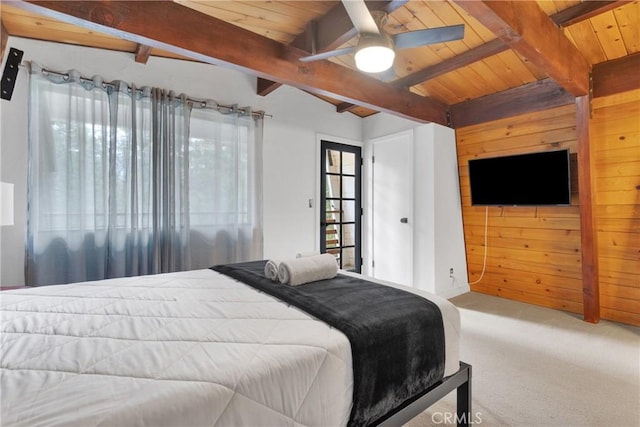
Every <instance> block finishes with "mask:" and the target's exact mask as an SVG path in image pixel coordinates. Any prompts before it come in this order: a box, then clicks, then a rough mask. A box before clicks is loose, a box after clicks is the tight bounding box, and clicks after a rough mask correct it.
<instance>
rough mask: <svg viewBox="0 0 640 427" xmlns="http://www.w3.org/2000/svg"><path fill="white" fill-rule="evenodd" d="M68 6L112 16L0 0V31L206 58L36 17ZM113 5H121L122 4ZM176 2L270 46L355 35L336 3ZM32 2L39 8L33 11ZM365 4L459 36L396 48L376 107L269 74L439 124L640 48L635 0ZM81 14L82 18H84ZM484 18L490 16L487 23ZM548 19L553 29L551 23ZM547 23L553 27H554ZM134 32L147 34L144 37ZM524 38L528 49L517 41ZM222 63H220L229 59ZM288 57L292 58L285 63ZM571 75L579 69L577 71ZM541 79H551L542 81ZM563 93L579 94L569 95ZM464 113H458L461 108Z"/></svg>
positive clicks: (567, 87)
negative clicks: (511, 18) (476, 104)
mask: <svg viewBox="0 0 640 427" xmlns="http://www.w3.org/2000/svg"><path fill="white" fill-rule="evenodd" d="M28 3H33V4H28ZM54 3H59V4H61V5H62V6H59V7H56V6H55V5H53V4H54ZM69 3H78V4H82V3H87V4H86V5H84V6H83V7H84V8H85V9H86V10H98V9H96V6H100V5H102V8H103V11H105V16H110V15H109V14H113V13H116V14H117V13H118V12H117V10H116V9H114V8H113V6H111V5H110V3H112V2H50V3H48V2H17V3H14V2H11V1H9V2H4V1H3V3H2V9H1V12H2V24H3V31H6V33H8V34H9V35H13V36H19V37H26V38H34V39H41V40H51V41H58V42H62V43H71V44H78V45H84V46H91V47H99V48H104V49H111V50H119V51H125V52H131V53H132V54H133V56H132V57H133V58H134V59H135V60H137V61H141V62H144V61H145V60H146V58H147V57H148V55H157V56H164V57H174V58H176V57H177V58H185V59H191V60H205V61H207V58H201V57H199V56H198V55H190V54H188V53H185V52H183V51H180V50H177V49H163V48H162V47H164V46H162V47H160V46H158V45H156V46H149V45H146V44H144V43H136V41H135V40H134V39H132V38H131V37H127V38H126V39H125V38H122V37H118V32H117V31H101V30H102V28H99V27H96V26H93V27H91V26H87V25H82V24H81V23H80V21H79V20H78V19H77V18H80V19H82V17H81V16H77V15H76V19H75V21H74V20H69V19H64V18H62V19H57V18H60V16H56V17H52V16H53V15H54V14H52V13H42V12H43V11H46V10H50V9H57V10H59V11H60V12H62V13H72V12H71V11H72V10H74V9H78V8H73V7H69V8H65V6H64V5H66V4H69ZM88 3H93V5H92V6H89V5H88ZM116 3H125V4H126V3H129V2H116ZM131 3H135V2H131ZM158 3H164V2H144V6H142V7H140V8H137V9H135V10H139V11H141V10H148V11H150V14H149V15H148V16H147V17H146V18H144V19H147V20H149V17H151V16H154V15H153V14H154V13H155V18H153V19H155V20H156V22H155V23H154V25H156V26H158V27H161V26H162V25H163V24H164V22H163V20H162V17H161V16H160V15H158V13H159V12H158V11H159V10H160V8H161V7H163V6H164V5H158ZM175 3H179V5H180V6H181V7H186V8H188V9H189V10H192V11H197V12H199V13H202V14H205V15H206V16H208V17H211V21H210V22H211V25H217V23H218V22H221V21H224V22H225V23H230V24H232V25H234V26H235V27H238V28H242V29H244V30H247V31H249V32H251V33H254V34H257V35H259V36H261V37H263V38H265V39H268V40H272V41H275V42H277V43H278V44H282V45H286V46H294V47H297V48H302V49H305V50H309V48H307V46H308V45H309V36H308V34H309V31H310V28H314V27H315V28H316V34H317V45H318V46H319V47H320V49H332V48H337V47H341V46H346V45H352V44H354V43H355V41H356V40H357V37H354V36H356V32H355V30H354V29H353V27H352V26H351V25H350V21H349V20H348V17H347V16H346V14H345V13H344V9H343V8H342V5H341V4H340V2H339V1H253V0H252V1H203V0H176V1H175ZM37 4H39V5H41V6H44V8H46V9H42V8H40V9H39V8H37V7H35V5H37ZM368 5H369V8H370V9H386V10H389V11H391V12H390V15H389V19H388V22H387V24H386V27H385V29H386V30H387V31H388V32H389V33H391V34H394V33H398V32H404V31H411V30H418V29H424V28H434V27H439V26H445V25H455V24H465V37H464V39H463V40H459V41H455V42H449V43H440V44H436V45H431V46H427V47H421V48H414V49H405V50H401V51H398V52H397V56H396V60H395V63H394V72H395V75H396V77H397V78H396V79H395V80H393V81H390V82H388V83H386V84H384V85H382V84H381V82H379V83H380V84H377V83H367V84H365V85H364V86H363V88H362V89H360V90H370V89H375V90H376V93H377V94H378V96H379V97H389V103H388V104H384V103H382V104H384V105H377V104H381V102H378V101H377V100H371V99H368V98H366V97H363V96H360V95H359V94H357V95H355V96H350V94H348V93H343V92H344V91H336V90H335V88H334V87H333V86H331V85H326V86H325V87H320V88H319V89H318V90H315V89H316V88H314V87H312V86H314V85H313V84H312V85H311V86H309V87H307V85H306V82H303V83H302V84H299V83H300V81H299V79H297V78H294V79H293V80H294V81H286V79H282V78H280V79H277V78H276V79H274V80H279V81H281V82H285V83H289V84H294V85H298V86H299V87H301V88H302V89H304V90H308V91H310V92H313V93H316V94H317V95H318V96H320V97H322V99H324V100H326V101H328V102H331V103H333V104H335V105H336V108H337V109H338V110H339V111H351V112H352V113H355V114H357V115H359V116H361V117H364V116H368V115H370V114H374V113H375V112H377V111H390V109H393V108H395V106H396V104H398V103H400V104H402V103H413V104H415V103H416V102H420V99H426V100H428V101H429V103H430V104H420V107H421V108H427V109H432V110H433V114H432V115H428V114H427V115H421V116H419V117H413V118H416V119H418V120H422V121H436V122H441V123H443V124H447V120H450V118H449V119H442V118H441V116H442V114H441V113H442V112H444V111H445V110H448V108H447V107H446V106H456V105H458V106H459V107H460V108H462V107H468V106H469V105H472V104H466V103H467V102H468V101H470V100H476V99H479V98H482V97H487V96H488V95H493V94H499V93H508V91H509V90H510V89H514V88H520V90H521V91H522V90H525V89H527V88H528V87H529V86H527V85H536V82H539V83H538V84H537V85H536V86H537V87H538V88H539V87H540V86H544V85H547V86H549V85H550V86H549V87H550V89H549V90H552V91H555V93H558V94H560V93H561V92H563V91H566V92H572V90H571V85H573V84H574V82H577V81H578V80H579V78H586V74H585V73H584V71H585V70H587V73H588V69H589V67H590V66H592V65H594V64H599V63H603V62H606V61H610V60H613V59H618V58H622V57H626V56H629V55H633V54H636V53H638V51H639V50H640V40H639V39H640V36H639V31H638V28H640V22H639V21H640V5H639V3H638V1H584V2H581V1H579V0H557V1H548V0H540V1H537V2H524V1H518V2H477V1H456V2H450V1H423V0H415V1H413V0H412V1H397V0H396V1H369V2H368ZM512 5H516V6H514V7H517V8H519V9H518V10H519V11H520V13H519V14H515V18H518V19H519V22H511V23H507V24H505V23H504V20H502V19H499V21H501V22H502V24H500V23H495V22H497V21H498V20H496V19H495V18H496V16H499V15H500V14H503V16H504V14H505V13H506V14H507V15H508V13H509V11H508V10H503V11H498V12H496V11H495V10H492V9H495V7H496V6H501V7H502V8H503V9H505V8H509V7H511V6H512ZM50 6H51V8H50ZM489 6H491V7H489ZM523 7H527V8H528V9H527V10H526V12H523V10H524V9H522V8H523ZM131 10H133V9H131ZM536 13H539V14H541V15H542V17H543V18H544V15H548V16H549V17H550V20H544V19H542V20H539V22H542V23H546V24H547V28H546V29H544V30H543V27H541V26H540V24H537V25H536V27H538V29H539V34H537V35H532V34H531V33H526V34H515V35H513V34H512V35H509V32H510V31H511V32H515V33H517V30H514V28H518V26H525V27H526V26H527V25H530V23H531V22H533V21H532V19H533V16H532V15H535V14H536ZM94 14H95V13H94ZM98 15H99V14H98ZM489 15H493V18H491V17H488V16H489ZM185 16H187V15H185ZM483 17H484V18H483ZM89 19H91V18H90V17H89ZM97 19H98V21H96V20H95V19H94V22H97V23H99V24H104V25H107V26H109V22H108V19H106V20H105V22H99V19H100V18H97ZM492 19H493V20H492ZM536 19H537V18H536ZM218 20H220V21H218ZM200 22H202V23H204V22H207V21H205V20H202V21H200ZM490 22H494V24H493V27H492V24H491V23H490ZM311 23H313V24H315V25H312V24H311ZM554 23H555V25H553V24H554ZM177 24H179V23H172V25H177ZM134 25H138V24H134ZM500 25H503V26H504V25H511V26H512V27H511V28H507V27H504V28H502V31H503V36H502V37H497V36H496V34H500V31H501V29H500V28H498V27H499V26H500ZM556 25H557V26H558V27H559V28H561V30H557V31H555V30H556V28H555V27H556ZM129 29H131V27H129ZM525 31H529V29H527V28H525ZM209 34H211V33H209ZM504 34H506V35H504ZM550 34H554V36H553V37H552V38H550V37H551V36H550ZM140 35H141V36H143V37H148V34H140ZM323 37H324V38H323ZM508 37H512V40H511V41H509V40H508ZM236 38H237V34H231V35H230V36H229V37H223V38H222V40H220V39H217V43H216V44H219V43H222V44H225V45H227V46H228V47H227V50H234V49H235V50H239V51H240V52H241V54H242V55H246V56H247V57H249V58H250V57H251V56H252V53H249V52H246V51H244V52H243V49H247V48H251V45H248V44H247V43H243V40H237V39H236ZM163 42H165V44H166V41H164V40H163ZM515 43H519V46H514V44H515ZM523 44H524V45H528V46H524V47H523ZM276 46H277V45H276ZM527 49H528V50H527ZM545 49H546V50H545ZM291 52H295V50H293V49H292V50H291ZM198 53H204V52H198ZM287 55H294V56H295V53H293V54H291V53H287ZM297 56H298V57H299V56H302V55H301V54H300V55H297ZM636 56H637V55H636ZM223 59H224V60H225V61H228V58H223ZM256 61H258V59H256ZM294 61H295V58H294V59H293V60H289V61H288V62H294ZM208 62H212V61H208ZM295 62H297V61H295ZM322 62H328V61H320V62H318V63H308V64H307V65H306V66H305V67H306V70H307V71H309V70H312V71H313V73H314V74H315V75H314V77H315V78H316V79H317V77H318V74H317V73H320V72H322V73H324V70H321V69H322V68H323V64H321V63H322ZM330 62H332V63H334V64H336V65H339V66H340V67H343V68H342V69H344V68H346V69H349V70H356V68H355V64H354V61H353V56H352V55H343V56H339V57H334V58H332V59H331V60H330ZM576 62H577V63H579V66H576ZM239 65H240V67H241V68H242V69H244V70H245V71H251V68H252V64H251V61H248V62H245V63H242V64H239ZM563 67H564V68H563ZM258 68H259V67H258ZM299 68H300V63H297V64H295V69H299ZM292 70H293V68H292ZM334 70H337V71H334ZM264 71H265V70H264V69H258V70H257V71H256V72H255V74H256V75H257V76H263V77H264V76H267V77H280V76H272V75H268V74H269V73H265V72H264ZM267 71H268V70H267ZM572 72H575V73H576V75H575V76H574V75H571V73H572ZM340 73H341V69H335V67H334V68H332V69H331V72H330V73H328V74H326V73H325V74H323V75H324V76H325V77H326V78H336V76H340V75H341V74H340ZM554 73H555V76H554ZM578 74H584V75H583V76H582V77H578ZM347 75H348V76H349V78H350V79H354V78H358V76H362V77H361V80H363V81H366V80H373V79H371V78H367V76H364V75H363V74H362V73H359V72H358V73H357V74H356V75H355V76H354V75H353V73H351V74H347ZM563 75H564V76H567V77H568V78H566V77H565V81H564V82H563V81H559V80H561V79H562V77H561V76H563ZM548 77H551V78H552V79H551V80H549V81H547V80H545V79H547V78H548ZM344 81H349V80H344ZM585 82H586V80H585V81H582V82H578V83H575V84H577V85H578V86H577V87H582V88H583V89H584V85H585ZM587 84H588V83H587ZM382 86H388V87H390V88H392V89H395V90H391V89H389V90H388V91H387V89H386V88H382ZM276 87H277V85H272V84H270V83H269V81H268V80H262V79H261V80H260V82H259V85H258V90H259V91H261V92H262V93H263V94H267V93H268V92H269V91H271V90H273V89H275V88H276ZM382 89H384V90H382ZM574 89H575V88H574ZM539 90H540V89H539ZM385 91H387V92H385ZM408 91H409V92H410V93H413V94H414V95H418V96H419V98H420V99H417V98H418V97H406V98H405V97H404V95H403V92H408ZM579 91H580V90H579V89H578V92H579ZM336 92H339V93H336ZM347 92H348V91H347ZM572 94H573V95H574V96H577V95H579V94H578V93H572ZM336 95H337V96H336ZM363 98H364V99H363ZM345 101H346V102H345ZM414 110H415V108H414ZM451 110H452V114H454V113H455V111H456V110H455V109H454V108H452V109H451ZM464 111H465V113H467V111H466V110H464ZM400 115H403V116H405V117H411V116H412V115H413V110H412V109H411V108H408V109H407V110H405V111H403V112H401V113H400ZM449 124H450V123H449ZM454 124H455V123H454ZM463 124H468V123H460V125H463Z"/></svg>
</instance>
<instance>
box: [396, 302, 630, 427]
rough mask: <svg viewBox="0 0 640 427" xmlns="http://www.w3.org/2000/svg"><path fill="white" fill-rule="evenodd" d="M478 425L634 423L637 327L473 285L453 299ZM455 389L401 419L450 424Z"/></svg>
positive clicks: (421, 426)
mask: <svg viewBox="0 0 640 427" xmlns="http://www.w3.org/2000/svg"><path fill="white" fill-rule="evenodd" d="M452 302H453V303H454V304H455V305H456V306H458V307H459V308H460V313H461V321H462V344H461V345H462V347H461V354H462V355H461V359H462V360H463V361H465V362H467V363H469V364H471V365H472V367H473V378H472V390H473V410H472V412H473V417H472V421H473V424H474V425H479V426H487V427H494V426H532V427H555V426H557V427H571V426H581V427H584V426H593V427H638V426H640V328H637V327H632V326H627V325H622V324H618V323H614V322H608V321H601V322H600V323H598V324H590V323H586V322H583V321H582V320H581V318H580V317H579V316H577V315H574V314H570V313H565V312H562V311H557V310H551V309H546V308H543V307H537V306H533V305H529V304H523V303H519V302H515V301H510V300H506V299H503V298H497V297H492V296H489V295H483V294H478V293H468V294H464V295H460V296H458V297H456V298H453V299H452ZM454 414H455V393H451V394H449V395H448V396H447V397H445V398H444V399H442V400H441V401H440V402H438V403H436V404H435V405H434V406H432V407H431V408H430V409H429V410H427V411H425V412H423V413H422V414H420V415H419V416H418V417H416V418H414V419H413V420H411V421H410V422H409V423H407V424H406V425H405V427H427V426H451V425H455V421H454V419H453V416H454Z"/></svg>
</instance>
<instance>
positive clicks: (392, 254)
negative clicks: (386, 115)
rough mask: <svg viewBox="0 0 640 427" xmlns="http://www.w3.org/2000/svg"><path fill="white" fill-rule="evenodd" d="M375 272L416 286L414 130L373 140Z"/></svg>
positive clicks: (395, 280) (377, 275) (386, 277)
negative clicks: (414, 277)
mask: <svg viewBox="0 0 640 427" xmlns="http://www.w3.org/2000/svg"><path fill="white" fill-rule="evenodd" d="M372 153H373V165H372V171H373V202H372V204H373V214H372V216H373V236H372V239H373V245H372V246H373V276H374V277H376V278H378V279H382V280H389V281H391V282H396V283H400V284H403V285H406V286H413V218H412V214H413V131H408V132H402V133H399V134H395V135H391V136H385V137H382V138H377V139H374V140H372Z"/></svg>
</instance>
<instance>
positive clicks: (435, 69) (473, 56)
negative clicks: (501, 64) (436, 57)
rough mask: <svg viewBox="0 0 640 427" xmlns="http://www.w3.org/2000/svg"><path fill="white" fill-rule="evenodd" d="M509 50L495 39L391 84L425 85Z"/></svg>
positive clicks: (404, 85) (397, 85)
mask: <svg viewBox="0 0 640 427" xmlns="http://www.w3.org/2000/svg"><path fill="white" fill-rule="evenodd" d="M508 49H509V46H507V45H506V44H505V43H504V42H503V41H502V40H500V39H495V40H492V41H490V42H487V43H485V44H482V45H480V46H478V47H476V48H473V49H470V50H468V51H466V52H463V53H461V54H460V55H456V56H454V57H452V58H450V59H446V60H444V61H442V62H439V63H437V64H435V65H432V66H430V67H427V68H423V69H422V70H420V71H416V72H415V73H412V74H409V75H407V76H405V77H402V78H400V79H398V80H394V81H393V82H391V84H392V85H393V86H396V87H411V86H415V85H417V84H420V83H424V82H425V81H427V80H430V79H434V78H436V77H438V76H441V75H443V74H446V73H449V72H451V71H454V70H456V69H458V68H460V67H466V66H467V65H470V64H473V63H474V62H477V61H480V60H482V59H485V58H488V57H490V56H493V55H497V54H498V53H500V52H504V51H505V50H508Z"/></svg>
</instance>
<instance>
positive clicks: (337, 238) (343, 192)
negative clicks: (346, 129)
mask: <svg viewBox="0 0 640 427" xmlns="http://www.w3.org/2000/svg"><path fill="white" fill-rule="evenodd" d="M320 153H321V155H320V157H321V159H320V162H321V163H320V171H321V172H320V199H321V200H320V252H321V253H330V254H333V255H334V256H335V257H336V260H337V261H338V265H339V267H340V268H342V269H344V270H349V271H355V272H358V273H360V271H361V268H362V255H361V253H362V248H361V222H362V202H361V174H362V154H361V148H360V147H358V146H354V145H347V144H340V143H337V142H331V141H325V140H322V141H321V146H320Z"/></svg>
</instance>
